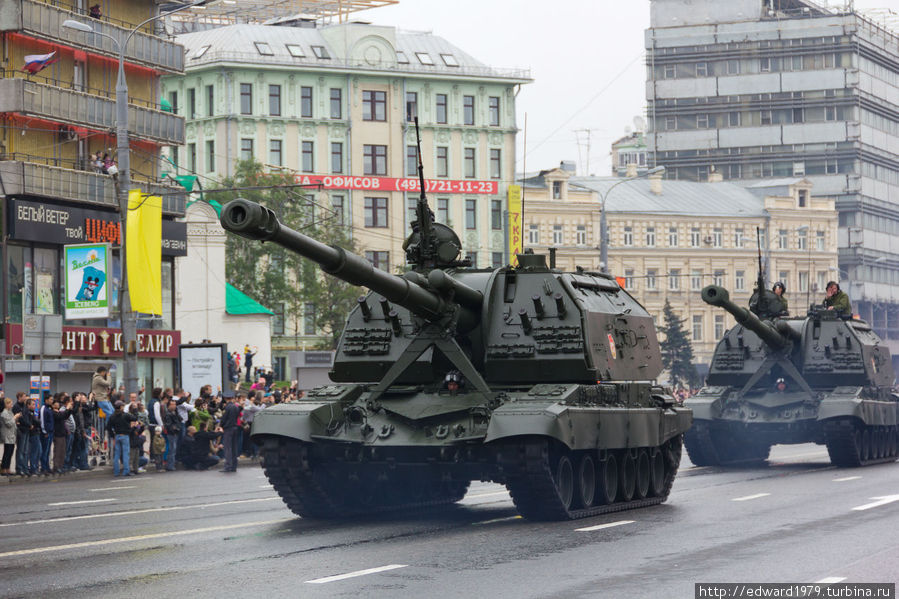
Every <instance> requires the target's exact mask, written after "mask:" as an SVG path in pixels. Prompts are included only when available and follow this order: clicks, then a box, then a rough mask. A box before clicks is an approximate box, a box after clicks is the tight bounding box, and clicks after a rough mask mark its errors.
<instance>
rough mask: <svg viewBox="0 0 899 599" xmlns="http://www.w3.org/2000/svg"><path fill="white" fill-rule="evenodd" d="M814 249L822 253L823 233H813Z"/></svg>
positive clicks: (823, 247) (823, 246)
mask: <svg viewBox="0 0 899 599" xmlns="http://www.w3.org/2000/svg"><path fill="white" fill-rule="evenodd" d="M815 249H816V250H820V251H824V249H825V245H824V231H815Z"/></svg>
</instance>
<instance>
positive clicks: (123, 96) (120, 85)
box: [62, 0, 209, 393]
mask: <svg viewBox="0 0 899 599" xmlns="http://www.w3.org/2000/svg"><path fill="white" fill-rule="evenodd" d="M207 3H209V2H208V0H199V1H196V2H192V3H190V4H185V5H183V6H179V7H178V8H176V9H175V10H170V11H168V12H164V13H160V14H158V15H155V16H153V17H150V18H149V19H145V20H144V21H142V22H140V23H138V24H137V25H136V26H135V27H134V28H132V29H131V31H129V32H128V35H127V36H125V40H124V41H121V42H120V41H119V40H118V39H116V38H115V37H113V36H111V35H109V34H108V33H103V32H102V31H94V28H93V27H91V26H90V25H88V24H87V23H82V22H81V21H75V20H72V19H67V20H66V21H63V24H62V26H63V27H66V28H68V29H74V30H76V31H82V32H84V33H93V34H94V35H99V36H101V37H106V38H109V39H110V40H112V42H113V44H115V46H116V49H117V50H118V53H119V72H118V76H117V78H116V85H115V104H116V162H117V168H116V167H113V168H110V169H108V171H107V172H109V174H110V175H112V176H113V179H114V181H115V188H116V199H117V201H118V205H119V228H120V233H121V237H120V239H119V244H120V250H119V257H120V261H121V265H122V280H121V282H120V286H119V298H120V299H119V310H120V311H121V315H122V317H121V321H122V355H123V360H122V367H123V371H124V372H123V373H122V378H123V379H124V381H125V393H137V392H138V391H139V386H138V379H137V318H136V316H135V314H134V312H133V311H132V310H131V294H130V293H129V289H128V267H127V264H128V262H127V259H126V258H127V256H126V249H125V247H126V244H125V227H126V224H127V218H128V191H129V190H130V189H131V151H130V146H129V143H128V82H127V81H126V79H125V49H126V48H127V47H128V42H129V41H130V40H131V37H132V36H133V35H134V34H135V33H137V32H138V31H139V30H140V28H141V27H143V26H144V25H146V24H147V23H150V22H151V21H155V20H157V19H161V18H162V17H166V16H168V15H170V14H173V13H176V12H179V11H182V10H185V9H187V8H193V7H195V6H202V5H205V4H207Z"/></svg>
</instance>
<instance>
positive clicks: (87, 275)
mask: <svg viewBox="0 0 899 599" xmlns="http://www.w3.org/2000/svg"><path fill="white" fill-rule="evenodd" d="M63 249H64V252H65V260H64V263H65V278H66V282H65V294H66V295H65V310H66V320H75V319H81V318H108V317H109V294H108V293H107V291H108V289H109V285H107V284H106V280H107V273H108V269H109V245H108V244H105V243H100V244H90V245H67V246H65V247H64V248H63Z"/></svg>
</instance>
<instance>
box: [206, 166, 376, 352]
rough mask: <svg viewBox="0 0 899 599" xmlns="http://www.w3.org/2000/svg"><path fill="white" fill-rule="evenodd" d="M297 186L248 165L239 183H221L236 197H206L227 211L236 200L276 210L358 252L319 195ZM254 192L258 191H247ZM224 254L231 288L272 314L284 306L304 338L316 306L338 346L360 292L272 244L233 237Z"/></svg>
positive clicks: (321, 324) (287, 220)
mask: <svg viewBox="0 0 899 599" xmlns="http://www.w3.org/2000/svg"><path fill="white" fill-rule="evenodd" d="M294 184H295V180H294V177H293V175H291V174H289V173H269V172H265V171H264V170H263V167H262V165H261V164H260V163H258V162H256V161H254V160H245V161H241V162H240V163H238V165H237V169H236V172H235V175H234V177H231V178H228V179H225V180H224V181H223V182H222V187H226V188H234V189H235V191H228V192H217V193H215V194H207V199H209V200H215V201H217V202H219V203H221V204H223V205H224V204H226V203H227V202H228V201H230V200H232V199H234V198H237V197H242V198H245V199H247V200H252V201H254V202H259V203H260V204H262V205H264V206H266V207H268V208H270V209H271V210H273V211H274V212H275V214H277V215H278V218H279V219H280V221H281V222H282V223H283V224H284V225H285V226H287V227H290V228H291V229H294V230H297V231H301V232H302V233H304V234H306V235H309V236H310V237H313V238H315V239H317V240H319V241H321V242H322V243H325V244H328V245H339V246H342V247H344V248H346V249H347V250H348V251H354V248H353V243H352V239H351V238H350V236H349V233H348V231H347V229H346V227H343V226H339V221H340V219H339V218H338V215H335V214H334V212H333V210H332V208H331V207H330V206H317V205H316V204H315V198H314V195H313V194H314V192H310V190H307V189H303V188H300V187H290V186H291V185H294ZM251 187H256V188H259V189H247V188H251ZM225 254H226V258H225V276H226V278H227V280H228V282H229V283H231V284H232V285H234V286H235V287H237V288H238V289H240V290H241V291H243V292H244V293H246V294H247V295H249V296H250V297H252V298H253V299H255V300H256V301H258V302H259V303H261V304H262V305H263V306H266V307H267V308H269V309H274V308H276V307H279V306H280V305H282V304H283V307H284V311H285V319H290V320H291V321H292V323H293V324H294V325H295V326H296V330H297V333H298V334H302V333H303V332H304V331H303V322H302V318H303V314H304V311H305V309H306V306H307V304H311V305H313V306H315V310H314V314H315V316H314V317H315V321H316V322H315V325H316V328H317V329H318V330H319V331H320V332H321V333H322V334H324V335H325V336H326V338H327V342H326V343H325V345H326V346H327V347H326V349H331V348H333V347H335V346H336V344H337V339H338V338H339V336H340V332H341V331H342V330H343V324H344V321H345V320H346V317H347V314H349V311H350V309H352V307H353V302H354V301H355V298H356V297H357V296H358V294H359V290H358V289H357V288H355V287H353V286H352V285H348V284H346V283H344V282H342V281H339V280H337V279H335V278H334V277H330V276H327V275H324V274H323V273H322V272H321V270H320V268H319V266H318V265H317V264H315V263H313V262H311V261H309V260H307V259H305V258H302V257H301V256H299V255H297V254H295V253H293V252H291V251H288V250H286V249H284V248H282V247H280V246H278V245H276V244H273V243H258V242H252V241H248V240H246V239H244V238H243V237H239V236H237V235H234V234H231V233H228V236H227V239H226V242H225Z"/></svg>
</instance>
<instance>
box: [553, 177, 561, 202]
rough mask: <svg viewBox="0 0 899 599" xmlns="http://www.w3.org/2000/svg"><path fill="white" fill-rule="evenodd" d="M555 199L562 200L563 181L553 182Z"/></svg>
mask: <svg viewBox="0 0 899 599" xmlns="http://www.w3.org/2000/svg"><path fill="white" fill-rule="evenodd" d="M553 199H554V200H560V199H562V182H561V181H553Z"/></svg>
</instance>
